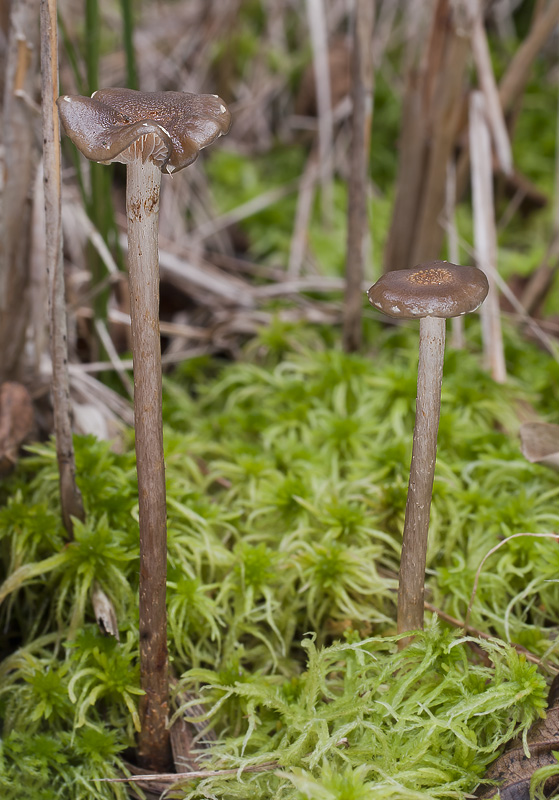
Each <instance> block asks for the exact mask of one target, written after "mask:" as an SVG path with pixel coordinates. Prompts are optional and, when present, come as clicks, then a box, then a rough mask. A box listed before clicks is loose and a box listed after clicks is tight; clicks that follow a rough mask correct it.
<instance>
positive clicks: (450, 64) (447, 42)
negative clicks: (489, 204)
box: [412, 0, 473, 264]
mask: <svg viewBox="0 0 559 800" xmlns="http://www.w3.org/2000/svg"><path fill="white" fill-rule="evenodd" d="M441 5H442V4H441ZM459 8H463V12H464V15H465V16H464V20H462V19H461V20H460V22H461V23H464V24H466V23H468V24H471V23H473V19H470V18H469V17H468V16H467V12H468V9H469V5H468V4H467V3H465V2H464V0H462V3H461V4H454V5H453V6H452V7H449V8H448V9H447V10H446V13H445V15H444V16H443V17H442V19H441V21H440V26H441V31H440V34H439V35H438V36H437V37H434V41H435V42H436V43H437V44H438V46H439V47H440V48H441V56H440V60H439V61H436V60H433V59H430V64H429V70H428V73H427V77H426V80H425V83H424V94H425V96H426V102H428V103H429V106H428V108H429V111H428V114H429V120H428V126H429V127H428V130H427V137H426V147H427V148H428V149H427V155H426V162H425V175H424V180H423V185H422V187H421V195H420V200H419V211H418V217H417V222H416V229H415V231H414V243H413V247H412V253H413V258H412V261H413V263H416V264H417V263H419V262H421V261H429V260H430V259H434V258H437V257H438V255H439V252H440V248H441V244H442V240H443V232H442V230H441V227H440V224H439V221H438V220H439V216H440V213H441V211H442V210H443V208H444V204H445V184H446V165H447V163H448V160H449V158H450V157H451V155H452V150H453V147H454V143H455V140H456V133H457V130H458V128H459V125H460V118H461V111H462V93H463V85H464V82H465V75H466V67H467V60H468V56H469V53H470V42H469V39H468V37H467V36H466V35H465V32H464V30H463V29H462V27H460V26H459V24H458V20H457V15H458V9H459Z"/></svg>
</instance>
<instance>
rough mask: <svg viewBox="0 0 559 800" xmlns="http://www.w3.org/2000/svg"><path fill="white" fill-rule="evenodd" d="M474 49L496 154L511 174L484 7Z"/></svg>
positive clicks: (475, 29) (477, 23) (475, 31)
mask: <svg viewBox="0 0 559 800" xmlns="http://www.w3.org/2000/svg"><path fill="white" fill-rule="evenodd" d="M472 51H473V54H474V61H475V65H476V71H477V77H478V81H479V85H480V87H481V91H482V92H483V95H484V97H485V109H486V112H487V121H488V123H489V128H490V130H491V137H492V139H493V143H494V145H495V154H496V156H497V160H498V162H499V166H500V168H501V170H502V171H503V172H504V173H505V175H511V174H512V171H513V167H512V150H511V146H510V141H509V135H508V132H507V126H506V122H505V117H504V114H503V108H502V106H501V102H500V99H499V89H498V87H497V81H496V80H495V75H494V73H493V67H492V65H491V53H490V52H489V44H488V42H487V36H486V34H485V28H484V26H483V15H482V9H481V7H480V8H479V11H478V13H477V14H476V18H475V22H474V27H473V31H472Z"/></svg>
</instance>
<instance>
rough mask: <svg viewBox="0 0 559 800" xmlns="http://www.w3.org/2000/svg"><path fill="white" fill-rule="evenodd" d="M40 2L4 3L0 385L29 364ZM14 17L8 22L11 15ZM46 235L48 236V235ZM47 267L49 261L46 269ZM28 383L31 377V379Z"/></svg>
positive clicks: (0, 125)
mask: <svg viewBox="0 0 559 800" xmlns="http://www.w3.org/2000/svg"><path fill="white" fill-rule="evenodd" d="M36 6H37V4H36V3H35V2H31V1H30V0H27V2H23V1H22V0H20V2H17V3H16V2H13V3H11V4H10V3H4V4H3V5H2V7H3V8H4V11H5V19H4V22H5V23H6V29H5V30H4V31H3V33H2V40H3V44H2V51H3V53H2V55H3V58H2V63H3V64H4V70H3V74H1V77H0V80H1V81H2V83H3V87H2V88H3V95H2V109H1V111H0V114H1V122H0V142H1V144H2V153H1V156H0V159H1V166H0V174H1V177H0V184H1V188H0V353H1V354H2V355H1V357H0V382H1V381H3V380H14V379H17V378H18V377H20V378H21V376H22V374H24V371H25V370H24V368H25V366H26V364H25V349H24V348H25V337H26V329H27V328H28V325H29V322H30V321H31V319H32V316H31V309H30V305H29V302H28V300H29V293H28V291H27V289H28V278H29V276H28V270H29V243H30V237H29V235H28V234H29V230H30V227H31V204H30V202H29V195H30V192H31V190H32V184H33V176H34V170H35V167H36V163H37V155H38V148H37V145H36V138H37V135H36V130H35V122H36V120H35V114H34V112H33V111H32V110H30V108H29V107H28V105H27V104H26V102H25V101H24V99H23V98H24V97H27V95H28V93H29V92H33V91H34V90H35V85H36V77H37V75H36V69H37V58H36V53H37V50H38V38H39V37H38V29H37V19H36V17H37V8H36ZM8 15H9V24H8V19H7V17H8ZM43 235H44V234H43ZM42 268H43V269H44V263H43V265H42ZM27 379H29V376H27Z"/></svg>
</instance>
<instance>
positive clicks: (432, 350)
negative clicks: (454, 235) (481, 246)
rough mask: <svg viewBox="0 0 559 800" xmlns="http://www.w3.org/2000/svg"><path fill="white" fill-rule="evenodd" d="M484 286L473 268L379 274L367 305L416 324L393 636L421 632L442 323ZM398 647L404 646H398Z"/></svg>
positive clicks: (440, 266) (471, 305) (467, 308)
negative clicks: (415, 360)
mask: <svg viewBox="0 0 559 800" xmlns="http://www.w3.org/2000/svg"><path fill="white" fill-rule="evenodd" d="M488 290H489V284H488V283H487V278H486V277H485V274H484V273H483V272H482V271H481V270H479V269H477V267H460V266H456V265H455V264H449V263H448V262H446V261H431V262H429V263H426V264H419V265H418V266H417V267H413V268H412V269H402V270H394V271H391V272H387V273H385V274H384V275H383V276H382V277H381V278H380V279H379V280H378V281H377V282H376V283H375V284H374V286H371V288H370V289H369V292H368V298H369V302H370V303H371V304H372V305H373V306H375V308H378V309H379V311H382V312H383V313H384V314H387V315H388V316H390V317H398V318H400V319H417V318H419V363H418V372H417V399H416V411H415V428H414V433H413V449H412V458H411V466H410V478H409V485H408V498H407V502H406V515H405V522H404V534H403V539H402V556H401V559H400V578H399V588H398V633H404V632H406V631H411V630H417V629H419V628H423V612H424V605H423V602H424V583H425V563H426V559H427V537H428V533H429V517H430V512H431V497H432V493H433V479H434V476H435V461H436V456H437V433H438V429H439V417H440V410H441V386H442V377H443V361H444V345H445V325H446V323H445V320H446V319H448V318H449V317H458V316H461V315H462V314H469V313H470V312H471V311H475V310H476V308H478V307H479V306H480V305H481V304H482V303H483V301H484V300H485V297H486V296H487V292H488ZM403 641H404V643H405V641H406V640H403Z"/></svg>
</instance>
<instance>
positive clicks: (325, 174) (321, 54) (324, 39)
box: [307, 0, 334, 222]
mask: <svg viewBox="0 0 559 800" xmlns="http://www.w3.org/2000/svg"><path fill="white" fill-rule="evenodd" d="M307 17H308V21H309V32H310V38H311V46H312V51H313V67H314V80H315V86H316V105H317V110H318V155H319V161H320V166H321V173H320V182H321V188H322V198H321V199H322V213H323V219H324V221H325V222H326V221H327V220H328V219H329V218H331V216H332V205H333V201H332V153H333V142H334V130H333V127H334V126H333V118H332V101H331V97H332V95H331V88H330V64H329V59H328V31H327V27H326V15H325V13H324V2H323V0H307Z"/></svg>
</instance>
